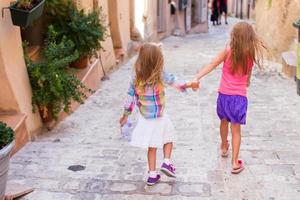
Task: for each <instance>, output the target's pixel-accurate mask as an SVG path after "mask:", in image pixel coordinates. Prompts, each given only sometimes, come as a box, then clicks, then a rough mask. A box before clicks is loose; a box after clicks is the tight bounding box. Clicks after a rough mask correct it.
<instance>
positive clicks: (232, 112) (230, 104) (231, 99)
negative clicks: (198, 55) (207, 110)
mask: <svg viewBox="0 0 300 200" xmlns="http://www.w3.org/2000/svg"><path fill="white" fill-rule="evenodd" d="M247 107H248V99H247V97H244V96H240V95H226V94H222V93H219V96H218V100H217V114H218V116H219V118H220V120H222V119H226V120H227V121H229V122H231V123H233V124H246V116H247Z"/></svg>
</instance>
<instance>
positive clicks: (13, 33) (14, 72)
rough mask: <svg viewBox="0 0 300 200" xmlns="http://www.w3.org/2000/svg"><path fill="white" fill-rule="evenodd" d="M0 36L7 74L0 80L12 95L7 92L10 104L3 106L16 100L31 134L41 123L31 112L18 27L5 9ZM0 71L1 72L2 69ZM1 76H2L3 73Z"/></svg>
mask: <svg viewBox="0 0 300 200" xmlns="http://www.w3.org/2000/svg"><path fill="white" fill-rule="evenodd" d="M10 2H11V1H10V0H2V1H1V2H0V8H3V7H7V6H9V4H10ZM0 38H1V40H0V54H1V57H2V59H1V61H2V62H0V64H1V65H2V66H1V68H2V69H4V71H5V73H4V74H6V76H7V79H5V78H4V79H2V80H1V82H2V81H4V82H5V83H4V84H7V85H9V87H10V88H11V92H12V93H13V96H10V95H11V92H9V93H8V95H9V96H10V97H9V99H11V106H7V105H4V106H5V107H4V108H9V107H14V108H16V103H15V102H17V110H16V111H18V112H21V113H24V114H26V115H27V119H26V126H27V128H28V131H29V132H30V133H31V134H33V133H34V132H36V131H38V130H39V129H40V128H41V126H42V124H41V120H40V116H39V114H38V113H32V105H31V97H32V93H31V87H30V83H29V78H28V73H27V69H26V66H25V62H24V58H23V48H22V41H21V35H20V28H19V27H17V26H13V25H12V22H11V17H10V13H9V11H5V16H4V18H1V19H0ZM1 72H2V73H3V70H1ZM1 76H2V77H3V74H2V75H1ZM4 76H5V75H4ZM12 97H14V99H12ZM0 98H3V97H2V96H1V97H0ZM0 107H1V106H0Z"/></svg>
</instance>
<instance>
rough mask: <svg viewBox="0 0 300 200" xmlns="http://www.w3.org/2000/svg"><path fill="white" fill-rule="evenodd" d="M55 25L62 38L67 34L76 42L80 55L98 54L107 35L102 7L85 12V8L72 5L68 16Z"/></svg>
mask: <svg viewBox="0 0 300 200" xmlns="http://www.w3.org/2000/svg"><path fill="white" fill-rule="evenodd" d="M54 26H55V29H56V30H57V31H58V34H59V37H60V38H63V37H64V36H66V37H67V38H68V39H70V40H72V41H73V42H74V43H75V48H76V49H77V50H78V52H79V54H80V57H86V56H91V55H94V54H96V52H97V51H98V50H99V49H101V48H102V46H101V41H104V40H105V39H106V37H107V26H106V25H105V18H104V15H103V14H102V10H101V9H98V10H95V11H93V12H91V13H89V14H85V13H84V12H83V10H81V11H79V10H78V9H77V8H75V7H70V8H69V12H68V17H66V18H65V19H64V20H58V21H57V22H56V23H55V24H54Z"/></svg>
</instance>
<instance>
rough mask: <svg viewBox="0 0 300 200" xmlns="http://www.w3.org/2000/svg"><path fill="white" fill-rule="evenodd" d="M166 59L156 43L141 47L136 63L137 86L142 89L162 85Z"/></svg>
mask: <svg viewBox="0 0 300 200" xmlns="http://www.w3.org/2000/svg"><path fill="white" fill-rule="evenodd" d="M163 66H164V57H163V54H162V51H161V49H160V47H159V46H158V45H156V44H154V43H145V44H143V45H142V46H141V48H140V52H139V56H138V58H137V60H136V63H135V74H136V79H135V85H136V86H137V87H139V88H140V89H142V88H145V86H146V85H149V84H150V85H152V86H154V85H157V84H162V83H163V81H162V72H163Z"/></svg>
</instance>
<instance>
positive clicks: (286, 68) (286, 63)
mask: <svg viewBox="0 0 300 200" xmlns="http://www.w3.org/2000/svg"><path fill="white" fill-rule="evenodd" d="M281 56H282V72H283V73H284V74H285V75H286V76H287V77H289V78H292V79H293V78H294V77H295V76H296V68H297V67H296V66H297V53H296V52H295V51H286V52H283V53H282V54H281Z"/></svg>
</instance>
